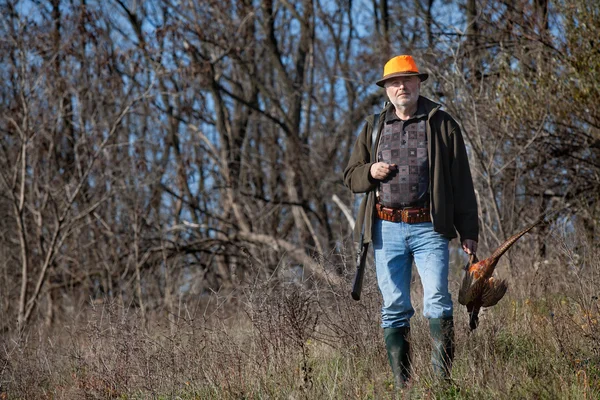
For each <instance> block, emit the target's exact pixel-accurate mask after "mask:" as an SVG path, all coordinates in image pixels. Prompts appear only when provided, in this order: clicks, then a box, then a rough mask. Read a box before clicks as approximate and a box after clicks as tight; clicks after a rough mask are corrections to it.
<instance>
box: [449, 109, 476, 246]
mask: <svg viewBox="0 0 600 400" xmlns="http://www.w3.org/2000/svg"><path fill="white" fill-rule="evenodd" d="M451 126H452V130H451V133H450V136H451V137H450V143H452V147H453V151H452V152H451V154H452V156H453V158H452V160H451V161H452V163H451V177H452V178H451V179H452V190H453V195H454V218H453V219H454V226H455V227H456V230H457V231H458V234H459V235H460V241H461V242H462V241H464V240H465V239H471V240H475V241H477V240H478V237H479V219H478V214H477V199H476V198H475V189H474V187H473V178H472V177H471V169H470V167H469V159H468V157H467V149H466V148H465V142H464V140H463V137H462V132H461V130H460V126H459V125H458V124H457V123H456V122H455V121H454V120H452V122H451Z"/></svg>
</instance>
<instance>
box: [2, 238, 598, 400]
mask: <svg viewBox="0 0 600 400" xmlns="http://www.w3.org/2000/svg"><path fill="white" fill-rule="evenodd" d="M555 245H556V246H554V254H553V255H552V257H551V258H550V259H549V260H548V261H543V260H542V261H541V262H538V261H536V260H531V259H528V258H527V257H526V255H525V251H524V250H523V249H515V250H513V259H514V260H518V259H520V260H522V261H520V262H519V263H518V265H519V266H520V267H521V268H522V269H520V270H519V271H517V272H516V277H514V279H512V285H511V287H510V289H509V292H508V294H507V296H506V298H505V299H503V300H502V301H501V302H500V303H499V305H498V306H496V307H494V308H492V309H489V310H485V311H484V312H483V314H482V316H481V325H480V328H479V329H478V330H477V331H476V332H475V333H473V334H470V335H469V333H468V331H467V318H466V312H465V310H463V309H462V308H461V309H458V310H457V311H456V312H455V318H456V326H457V332H456V340H457V354H456V360H455V365H454V370H453V382H452V383H451V384H448V383H440V382H438V381H436V380H435V379H433V378H432V375H431V370H430V366H429V334H428V328H427V324H426V321H425V320H424V318H423V317H422V316H420V315H419V314H417V315H416V316H415V318H414V319H413V325H412V339H413V360H414V372H415V374H414V376H415V378H414V380H413V382H412V384H411V386H410V388H408V389H407V390H405V391H404V392H403V393H402V397H404V398H418V399H421V398H424V399H428V398H431V399H433V398H437V399H447V398H453V399H481V398H499V399H520V398H521V399H533V398H538V399H560V398H563V399H597V398H600V348H599V346H600V325H599V320H600V315H599V307H600V303H599V300H598V297H599V295H600V290H599V283H600V251H599V250H598V249H592V248H590V247H588V248H585V247H581V246H580V247H579V249H578V251H579V253H578V254H577V255H576V254H574V253H573V252H571V251H568V250H567V249H568V248H572V247H571V245H570V244H568V243H565V241H564V240H563V239H561V240H556V243H555ZM458 264H459V263H458V262H457V263H455V264H454V265H453V285H457V284H458V283H457V282H458V278H457V275H455V274H456V273H458V270H459V268H460V266H459V265H458ZM526 266H527V268H525V267H526ZM532 266H533V267H532ZM500 268H503V267H502V266H501V267H500ZM348 279H350V277H349V278H348ZM309 283H310V284H304V285H299V284H297V283H282V282H276V281H275V280H274V279H273V280H270V281H268V282H266V283H261V284H260V285H254V286H249V287H247V288H245V289H244V290H243V291H239V292H235V293H229V294H228V296H227V298H224V297H221V296H220V295H219V294H213V295H211V296H207V297H206V298H203V299H202V300H201V301H199V302H198V304H196V305H195V306H191V305H189V306H188V307H182V309H181V312H180V313H179V315H178V316H169V319H170V320H171V321H172V323H169V321H168V319H167V318H164V317H161V316H160V315H157V316H155V317H154V318H151V321H153V322H152V323H151V324H150V326H149V327H148V328H147V329H145V328H143V327H142V325H141V322H140V321H141V319H140V318H139V316H138V314H137V312H136V310H134V309H129V308H127V307H125V306H123V305H120V304H115V303H106V304H102V305H97V306H92V305H90V306H89V307H88V308H87V309H86V310H84V312H82V313H81V314H79V315H77V316H75V317H74V318H73V320H71V321H69V322H63V323H62V324H56V326H54V327H53V328H51V329H50V330H48V329H41V328H40V329H35V328H32V329H30V330H29V331H28V333H27V334H26V335H25V336H24V337H22V338H21V339H19V340H17V339H16V338H14V337H10V336H9V335H7V336H5V337H3V338H2V341H3V342H2V344H1V347H0V350H1V353H0V385H1V386H0V393H1V394H0V399H44V398H45V399H86V398H87V399H147V398H153V399H154V398H156V399H171V398H175V399H177V398H179V399H284V398H285V399H388V398H389V399H392V398H395V394H394V392H393V391H392V389H391V382H392V380H391V376H390V371H389V367H388V365H387V360H386V355H385V349H384V346H383V341H382V332H381V330H380V328H379V295H378V293H377V288H376V286H375V284H374V277H373V276H372V275H368V277H367V282H366V289H365V290H366V292H365V293H364V295H363V300H361V301H360V302H354V301H352V300H350V297H349V295H348V293H347V292H348V287H349V286H348V287H345V288H335V289H332V288H329V287H327V286H326V285H317V284H316V283H314V282H309ZM414 286H415V294H418V292H419V290H418V285H414ZM454 289H456V287H455V288H454ZM454 293H456V290H454ZM415 299H418V297H415ZM416 303H417V304H415V306H416V308H417V312H419V311H420V310H419V304H418V301H416Z"/></svg>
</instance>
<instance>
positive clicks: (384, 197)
mask: <svg viewBox="0 0 600 400" xmlns="http://www.w3.org/2000/svg"><path fill="white" fill-rule="evenodd" d="M427 78H428V74H426V73H421V72H419V69H418V67H417V65H416V63H415V61H414V59H413V58H412V57H411V56H408V55H401V56H397V57H394V58H392V59H391V60H389V61H388V62H387V63H386V64H385V66H384V69H383V77H382V78H381V79H380V80H379V81H377V82H376V83H377V85H378V86H381V87H383V88H385V91H386V94H387V97H388V98H389V101H390V104H388V105H387V106H386V107H385V108H384V110H383V111H382V112H381V113H380V114H379V119H378V124H377V125H378V126H377V127H375V128H377V129H378V132H379V133H378V135H377V138H376V144H377V145H376V147H375V152H374V154H371V153H372V151H373V150H372V143H371V142H372V133H373V128H374V127H373V121H374V117H373V116H370V117H368V118H367V119H366V122H367V123H366V124H365V127H364V128H363V130H362V132H361V133H360V135H359V137H358V139H357V141H356V143H355V145H354V149H353V152H352V155H351V158H350V161H349V162H348V166H347V167H346V169H345V171H344V182H345V184H346V186H348V187H349V188H350V189H351V190H352V191H353V192H354V193H364V192H369V191H375V194H376V195H375V196H365V199H364V200H363V202H362V203H361V205H360V209H359V215H358V218H357V224H356V226H355V234H356V233H358V234H360V232H361V230H362V228H363V227H362V225H363V224H364V225H365V226H364V240H365V242H367V243H368V242H371V241H372V242H373V248H374V252H375V265H376V270H377V282H378V285H379V289H380V291H381V294H382V297H383V307H382V312H381V315H382V324H381V325H382V327H383V330H384V338H385V343H386V348H387V351H388V358H389V361H390V365H391V367H392V371H393V373H394V378H395V381H396V384H397V385H398V386H403V385H405V383H406V381H407V380H408V379H409V378H410V340H409V333H410V318H411V317H412V316H413V314H414V309H413V308H412V305H411V301H410V281H411V268H412V262H413V260H414V261H415V264H416V267H417V270H418V273H419V275H420V277H421V281H422V284H423V292H424V293H423V297H424V299H423V314H424V315H425V317H426V318H427V319H428V320H429V327H430V333H431V337H432V340H433V350H432V364H433V368H434V371H435V372H436V374H437V375H439V376H440V377H449V373H450V368H451V364H452V358H453V352H454V325H453V320H452V311H453V309H452V299H451V297H450V293H449V291H448V243H449V240H450V239H452V238H455V237H456V236H457V234H456V231H457V230H458V233H459V234H460V240H461V244H462V248H463V250H464V251H465V252H466V253H467V254H471V253H475V252H476V251H477V238H478V234H479V226H478V218H477V203H476V200H475V193H474V189H473V181H472V178H471V172H470V169H469V162H468V159H467V152H466V149H465V145H464V142H463V138H462V134H461V130H460V127H459V126H458V124H457V123H456V121H454V119H452V117H451V116H450V115H449V114H448V113H446V112H445V111H442V110H441V109H440V105H439V104H436V103H434V102H433V101H431V100H429V99H427V98H425V97H423V96H420V89H421V82H423V81H425V80H426V79H427ZM356 237H358V235H357V236H356Z"/></svg>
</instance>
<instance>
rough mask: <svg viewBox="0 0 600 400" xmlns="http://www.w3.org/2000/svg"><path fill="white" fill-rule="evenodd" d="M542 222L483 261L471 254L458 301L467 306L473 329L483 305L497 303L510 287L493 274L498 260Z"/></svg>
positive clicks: (512, 238)
mask: <svg viewBox="0 0 600 400" xmlns="http://www.w3.org/2000/svg"><path fill="white" fill-rule="evenodd" d="M540 222H541V220H538V221H537V222H535V223H534V224H532V225H530V226H529V227H528V228H526V229H524V230H522V231H521V232H519V233H517V234H515V235H513V236H511V237H510V238H508V239H507V240H506V241H505V242H504V243H503V244H502V245H501V246H500V247H498V249H496V251H494V253H493V254H492V255H491V256H490V257H489V258H486V259H485V260H483V261H478V260H477V256H476V255H475V254H471V257H470V258H469V262H468V264H467V265H466V266H465V268H464V272H463V280H462V283H461V285H460V290H459V291H458V302H459V303H460V304H462V305H463V306H467V311H468V312H469V327H470V328H471V330H472V331H473V330H475V329H476V328H477V325H478V324H479V310H480V309H481V307H491V306H494V305H496V304H497V303H498V302H499V301H500V299H502V297H504V295H505V294H506V290H507V289H508V286H507V284H506V281H505V280H503V279H497V278H494V277H493V276H492V274H493V273H494V269H495V268H496V264H498V260H500V257H501V256H502V254H504V253H506V251H507V250H508V249H509V248H510V247H511V246H512V245H513V244H514V243H515V242H516V241H517V240H519V238H520V237H521V236H523V235H524V234H526V233H527V232H529V231H530V230H531V229H533V227H535V226H536V225H537V224H539V223H540Z"/></svg>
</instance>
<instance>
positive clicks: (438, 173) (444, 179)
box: [344, 96, 479, 243]
mask: <svg viewBox="0 0 600 400" xmlns="http://www.w3.org/2000/svg"><path fill="white" fill-rule="evenodd" d="M419 102H420V104H419V106H422V107H424V109H425V111H426V112H427V115H428V117H427V124H426V125H427V153H428V157H429V191H430V208H431V218H432V221H433V228H434V230H435V231H436V232H439V233H441V234H442V235H444V236H446V237H448V238H449V239H452V238H455V237H456V236H457V235H456V231H457V230H458V233H459V234H460V240H461V242H462V241H464V240H465V239H471V240H475V241H477V238H478V236H479V221H478V218H477V201H476V199H475V191H474V189H473V180H472V178H471V170H470V169H469V160H468V158H467V151H466V149H465V144H464V141H463V137H462V134H461V130H460V127H459V126H458V124H457V123H456V121H454V119H453V118H452V117H451V116H450V115H449V114H448V113H447V112H445V111H443V110H441V109H440V107H441V106H440V105H439V104H437V103H434V102H433V101H431V100H429V99H427V98H425V97H423V96H421V97H419ZM390 107H393V105H391V104H389V105H388V106H387V107H385V109H384V110H383V111H382V112H381V114H380V118H379V134H378V136H377V140H379V136H380V135H381V131H382V130H383V124H384V123H385V113H386V111H387V109H388V108H390ZM372 131H373V116H372V115H371V116H369V117H367V118H366V124H365V126H364V128H363V130H362V131H361V133H360V135H359V136H358V138H357V140H356V143H355V144H354V149H353V150H352V155H351V156H350V161H348V166H347V167H346V169H345V170H344V183H345V185H346V186H347V187H349V188H350V190H352V191H353V192H354V193H366V192H369V191H374V190H376V189H377V186H378V181H377V180H375V179H373V178H372V177H371V175H370V173H369V169H370V168H371V165H373V163H374V161H373V160H374V159H375V157H372V155H371V135H372ZM374 197H375V196H365V197H364V199H363V201H362V203H361V204H360V208H359V211H358V217H357V220H356V224H355V227H354V237H355V240H356V241H358V238H359V237H360V233H361V230H362V225H363V223H364V224H365V230H364V237H363V242H364V243H369V242H371V227H372V222H373V210H374V208H375V207H374ZM365 213H366V218H365Z"/></svg>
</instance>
